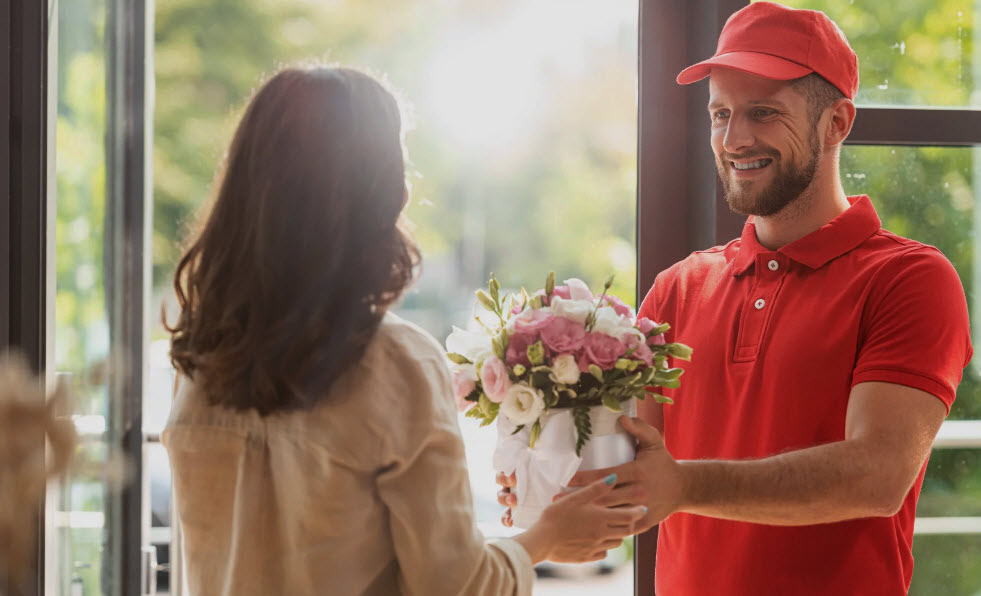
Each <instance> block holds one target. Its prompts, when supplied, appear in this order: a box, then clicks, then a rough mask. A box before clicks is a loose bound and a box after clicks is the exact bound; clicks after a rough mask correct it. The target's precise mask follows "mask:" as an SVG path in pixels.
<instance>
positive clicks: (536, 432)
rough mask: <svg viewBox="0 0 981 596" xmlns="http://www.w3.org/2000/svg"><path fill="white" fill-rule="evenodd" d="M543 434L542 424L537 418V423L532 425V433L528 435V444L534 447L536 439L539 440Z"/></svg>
mask: <svg viewBox="0 0 981 596" xmlns="http://www.w3.org/2000/svg"><path fill="white" fill-rule="evenodd" d="M541 434H542V424H541V422H539V421H538V420H536V421H535V424H534V425H532V427H531V435H530V436H529V437H528V446H529V447H531V448H532V449H534V448H535V441H537V440H538V437H540V436H541Z"/></svg>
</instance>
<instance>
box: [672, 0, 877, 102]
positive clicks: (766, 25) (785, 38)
mask: <svg viewBox="0 0 981 596" xmlns="http://www.w3.org/2000/svg"><path fill="white" fill-rule="evenodd" d="M714 66H722V67H726V68H733V69H736V70H741V71H743V72H748V73H750V74H755V75H759V76H761V77H766V78H768V79H777V80H781V81H783V80H789V79H796V78H799V77H802V76H804V75H808V74H811V73H812V72H816V73H818V74H819V75H821V76H822V77H824V78H825V79H826V80H827V81H828V82H829V83H831V84H832V85H834V86H835V87H837V88H838V89H839V90H840V91H841V92H842V93H844V94H845V97H847V98H849V99H855V93H856V92H857V91H858V57H857V56H855V52H854V51H853V50H852V48H851V46H850V45H848V40H847V39H845V34H844V33H842V32H841V29H839V28H838V26H837V25H835V24H834V21H832V20H831V19H829V18H828V16H827V15H825V14H824V13H823V12H820V11H816V10H800V9H796V8H789V7H787V6H783V5H782V4H775V3H773V2H753V3H752V4H750V5H749V6H747V7H745V8H743V9H741V10H738V11H736V12H735V13H733V14H732V16H731V17H729V20H728V21H726V24H725V27H723V28H722V33H720V34H719V45H718V48H717V49H716V50H715V55H714V56H712V57H711V58H709V59H708V60H703V61H701V62H699V63H698V64H695V65H692V66H689V67H688V68H686V69H685V70H683V71H681V74H679V75H678V82H679V83H681V84H682V85H687V84H689V83H694V82H695V81H700V80H702V79H704V78H705V77H707V76H709V73H710V72H711V70H712V67H714Z"/></svg>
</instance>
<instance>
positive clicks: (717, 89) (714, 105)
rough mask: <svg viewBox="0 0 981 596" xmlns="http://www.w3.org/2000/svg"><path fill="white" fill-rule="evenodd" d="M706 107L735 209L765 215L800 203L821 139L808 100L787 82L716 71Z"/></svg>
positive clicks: (728, 195) (729, 199)
mask: <svg viewBox="0 0 981 596" xmlns="http://www.w3.org/2000/svg"><path fill="white" fill-rule="evenodd" d="M708 109H709V116H710V118H711V119H712V151H713V152H714V153H715V163H716V167H717V168H718V170H719V178H720V179H721V180H722V186H723V188H724V189H725V195H726V201H727V202H728V203H729V207H730V208H731V209H732V210H733V211H735V212H736V213H739V214H740V215H758V216H763V217H766V216H771V215H776V214H777V213H780V212H781V211H783V210H784V208H786V207H787V206H788V205H791V204H793V203H795V202H796V201H798V199H801V197H802V195H804V193H805V191H806V190H807V189H808V187H810V185H811V183H812V182H813V181H814V178H815V176H816V175H817V172H818V167H819V164H820V159H821V141H820V138H819V135H818V132H817V130H818V122H811V120H810V118H809V116H808V105H807V100H806V99H805V97H804V96H803V95H801V94H800V93H798V91H797V90H795V89H794V87H793V86H792V85H791V83H790V82H789V81H775V80H772V79H767V78H763V77H760V76H756V75H751V74H748V73H744V72H741V71H737V70H733V69H729V68H713V69H712V75H711V77H710V78H709V106H708ZM805 200H806V199H805Z"/></svg>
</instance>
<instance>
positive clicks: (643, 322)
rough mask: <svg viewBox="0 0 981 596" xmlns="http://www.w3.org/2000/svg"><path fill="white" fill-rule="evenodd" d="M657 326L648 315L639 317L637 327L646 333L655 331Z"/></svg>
mask: <svg viewBox="0 0 981 596" xmlns="http://www.w3.org/2000/svg"><path fill="white" fill-rule="evenodd" d="M655 327H657V323H655V322H654V321H652V320H650V319H648V318H647V317H641V318H639V319H637V329H638V330H639V331H640V332H641V333H643V334H644V335H647V334H648V333H650V332H651V331H653V330H654V328H655Z"/></svg>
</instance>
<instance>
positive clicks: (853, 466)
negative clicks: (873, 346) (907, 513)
mask: <svg viewBox="0 0 981 596" xmlns="http://www.w3.org/2000/svg"><path fill="white" fill-rule="evenodd" d="M895 456H896V454H895V453H887V452H885V450H884V449H883V447H882V446H879V445H875V444H870V443H869V442H862V441H858V440H846V441H840V442H837V443H829V444H826V445H820V446H817V447H811V448H807V449H802V450H799V451H791V452H787V453H782V454H780V455H774V456H771V457H767V458H763V459H758V460H740V461H715V460H688V461H681V462H679V464H681V472H682V483H683V487H684V489H683V491H684V495H685V496H684V503H683V504H682V507H681V511H685V512H688V513H696V514H700V515H707V516H711V517H719V518H724V519H732V520H738V521H746V522H753V523H760V524H772V525H803V524H817V523H828V522H835V521H841V520H846V519H855V518H861V517H879V516H889V515H893V514H894V513H895V512H896V511H897V510H898V508H899V506H900V505H901V504H902V501H903V498H904V497H905V495H906V493H907V492H908V491H909V488H910V486H911V484H912V483H911V480H910V479H909V477H908V476H909V474H908V473H907V472H906V471H905V470H898V469H897V467H896V466H895V465H883V462H884V461H886V460H888V459H890V458H895ZM919 465H922V461H921V462H920V464H919Z"/></svg>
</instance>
